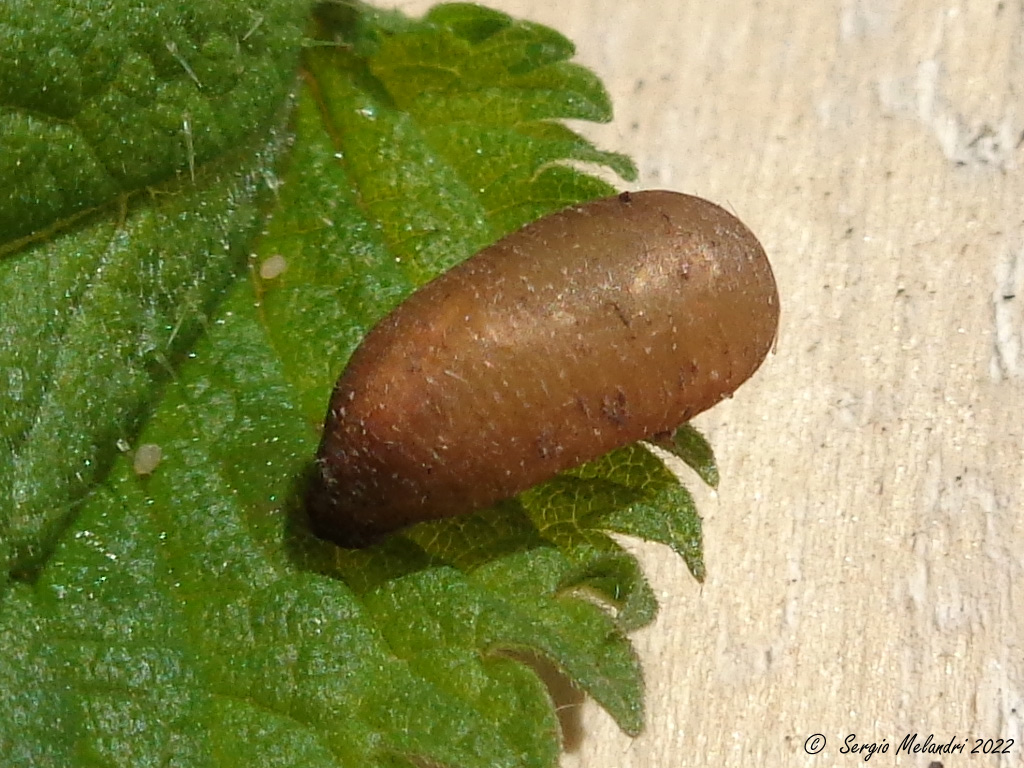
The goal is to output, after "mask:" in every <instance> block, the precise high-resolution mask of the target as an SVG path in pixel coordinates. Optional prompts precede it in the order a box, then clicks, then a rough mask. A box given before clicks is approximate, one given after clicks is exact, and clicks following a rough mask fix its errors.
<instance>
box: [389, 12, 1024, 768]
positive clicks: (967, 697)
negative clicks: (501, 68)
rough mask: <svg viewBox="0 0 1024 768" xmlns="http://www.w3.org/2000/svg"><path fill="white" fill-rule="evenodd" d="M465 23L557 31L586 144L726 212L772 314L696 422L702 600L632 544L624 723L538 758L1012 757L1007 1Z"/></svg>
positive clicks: (1019, 625)
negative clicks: (643, 613)
mask: <svg viewBox="0 0 1024 768" xmlns="http://www.w3.org/2000/svg"><path fill="white" fill-rule="evenodd" d="M390 4H391V5H394V6H397V7H400V8H402V9H404V10H406V11H408V12H411V13H419V12H421V11H423V10H424V9H426V8H427V7H429V5H430V3H427V2H418V1H417V2H401V3H399V2H392V3H390ZM488 4H489V5H490V6H491V7H496V8H499V9H502V10H505V11H507V12H508V13H511V14H513V15H515V16H518V17H523V18H529V19H532V20H535V21H538V22H541V23H544V24H548V25H550V26H553V27H555V28H557V29H559V30H560V31H561V32H563V33H564V34H566V35H567V36H568V37H569V38H571V39H572V40H574V41H575V42H576V44H577V47H578V51H579V52H578V61H580V62H581V63H583V64H584V65H586V66H588V67H590V68H592V69H593V70H594V71H596V72H597V73H598V75H599V76H600V77H601V78H602V80H603V81H604V82H605V84H606V85H607V86H608V88H609V90H610V92H611V95H612V99H613V102H614V104H615V107H616V119H615V121H614V122H613V123H612V124H611V125H608V126H601V127H597V128H595V127H593V126H584V127H583V130H584V131H585V133H586V134H587V135H588V136H590V137H591V138H593V139H594V140H596V141H597V142H598V144H599V145H601V146H603V147H605V148H609V149H616V150H621V151H624V152H628V153H629V154H631V155H632V156H633V157H634V158H635V159H636V160H637V162H638V165H639V168H640V176H641V178H640V181H639V182H638V183H637V184H636V185H634V188H645V187H647V188H651V187H665V188H670V189H675V190H679V191H685V192H690V193H694V194H698V195H701V196H703V197H707V198H709V199H711V200H714V201H717V202H719V203H721V204H723V205H725V206H726V207H728V208H729V209H731V210H733V211H734V212H736V213H737V214H738V215H739V216H740V218H742V219H743V221H745V222H746V223H747V224H748V225H749V226H750V227H751V229H753V230H754V232H756V233H757V234H758V236H759V238H760V239H761V241H762V243H763V244H764V246H765V249H766V250H767V251H768V254H769V256H770V257H771V259H772V262H773V264H774V267H775V272H776V277H777V279H778V282H779V289H780V293H781V297H782V307H783V322H782V328H781V333H780V336H779V341H778V352H777V354H776V355H775V356H774V357H772V358H771V359H770V360H769V361H768V362H767V363H766V365H765V366H764V367H763V368H762V369H761V371H760V372H759V373H758V375H757V376H755V378H754V380H753V381H751V382H750V383H749V384H748V385H746V386H745V387H744V388H743V389H742V390H741V391H740V393H739V394H738V395H737V397H736V398H735V399H734V400H732V401H730V402H727V403H724V404H723V405H721V406H719V407H718V408H716V409H714V410H713V411H712V412H710V413H707V414H705V415H703V416H702V417H700V418H699V419H698V425H699V426H700V427H702V428H703V429H704V430H706V431H707V432H708V433H709V435H710V437H711V439H712V443H713V444H714V446H715V449H716V451H717V454H718V458H719V461H720V463H721V470H722V483H721V488H720V490H719V492H718V493H717V494H711V493H707V492H701V491H700V489H699V488H697V485H698V483H697V482H696V481H695V480H694V481H691V482H690V485H691V486H692V487H694V488H695V489H696V490H697V491H698V502H699V504H700V507H701V509H702V511H703V513H704V515H705V522H706V528H705V536H706V547H707V549H706V553H707V561H708V568H709V577H708V579H707V582H706V583H705V584H704V585H703V587H701V586H699V585H697V584H696V583H695V582H694V581H693V580H692V579H691V578H690V577H689V576H688V574H687V573H686V571H685V569H684V568H683V566H682V565H681V564H680V563H679V562H678V561H677V560H675V559H674V557H673V556H671V555H670V553H669V552H667V551H666V550H664V549H663V548H660V547H654V546H644V547H639V548H638V550H639V551H640V552H641V554H642V557H643V561H644V565H645V568H646V569H647V571H648V573H649V574H650V576H651V579H652V581H653V584H654V587H655V590H656V591H657V593H658V594H659V595H660V597H661V599H662V601H663V608H662V612H661V614H660V616H659V618H658V620H657V622H656V623H655V624H654V625H653V626H651V627H650V628H648V629H646V630H644V631H643V632H641V633H639V634H638V635H637V637H636V643H637V647H638V650H639V653H640V656H641V658H642V660H643V664H644V667H645V670H646V675H647V683H648V689H649V691H648V699H647V708H648V725H647V729H646V731H645V733H644V734H643V735H642V736H641V737H640V738H638V739H635V740H632V739H629V738H627V737H625V736H623V735H622V734H621V733H619V732H618V731H617V730H616V728H615V725H614V724H613V723H612V722H611V721H610V719H609V718H608V717H607V715H605V714H604V713H603V712H602V711H601V710H600V709H598V708H597V707H596V706H594V705H593V704H592V703H588V704H586V705H585V706H584V707H583V713H582V724H583V730H584V733H583V736H582V739H581V740H580V742H579V744H578V745H577V747H576V750H575V751H574V752H572V753H569V754H568V755H566V757H565V758H564V759H563V765H564V766H565V768H576V767H577V766H580V767H585V768H627V767H632V766H637V767H639V766H644V767H647V766H673V768H688V767H691V766H726V767H733V766H735V767H736V768H740V767H742V768H750V767H752V766H758V767H760V766H768V767H770V768H774V767H776V766H815V768H826V766H853V765H858V764H860V763H861V760H862V757H863V756H862V755H853V754H842V753H840V751H839V749H840V747H841V746H842V743H843V740H844V739H845V738H846V737H847V736H848V735H849V734H851V733H855V734H856V738H857V741H858V742H882V741H883V740H884V741H886V742H887V743H888V744H889V745H890V749H889V752H888V754H886V755H883V756H876V757H875V758H874V760H872V761H871V763H870V764H871V765H877V764H879V762H881V763H882V764H885V765H893V764H894V763H895V765H898V766H914V767H915V768H916V767H918V766H920V768H927V766H928V765H929V763H930V761H931V760H932V759H934V758H933V757H929V756H926V755H920V754H919V755H912V756H903V757H900V758H899V759H897V760H895V761H894V760H893V754H894V752H895V749H896V746H897V745H898V744H899V742H900V741H901V739H902V738H903V736H904V735H905V734H907V733H914V732H917V733H919V734H921V736H922V738H923V737H924V736H925V735H926V734H929V733H932V734H934V735H935V737H936V740H938V741H949V740H950V739H951V738H955V739H956V740H957V742H958V743H962V742H963V740H964V739H965V738H968V737H970V738H1012V739H1015V740H1016V741H1015V743H1014V745H1013V746H1012V747H1011V748H1010V752H1011V754H1010V755H1008V756H1003V757H1000V758H998V759H994V758H992V757H987V758H986V757H984V756H981V755H974V756H970V755H961V756H955V755H954V756H952V757H950V756H946V757H943V758H942V759H943V761H944V763H945V766H946V768H951V766H967V765H972V766H982V765H984V766H998V767H1000V768H1001V767H1002V766H1017V765H1021V764H1022V762H1024V758H1022V755H1024V744H1022V742H1021V740H1022V737H1024V727H1022V717H1024V669H1022V658H1021V640H1022V637H1024V618H1022V617H1024V580H1022V578H1021V570H1022V568H1021V563H1022V557H1024V522H1022V518H1021V515H1020V504H1021V501H1022V500H1024V468H1022V448H1024V440H1022V438H1024V349H1022V338H1024V228H1022V219H1024V214H1022V206H1021V202H1020V201H1021V198H1022V192H1024V174H1022V170H1021V165H1022V162H1024V147H1022V146H1021V137H1022V131H1024V105H1022V102H1021V96H1020V90H1021V89H1022V88H1024V56H1022V54H1024V9H1022V5H1021V3H1020V2H1013V3H1011V2H989V1H984V2H983V1H981V0H978V1H976V2H973V1H968V0H950V2H944V3H939V2H937V0H904V1H903V2H895V1H894V0H845V1H839V0H833V1H831V2H830V1H828V0H823V1H822V2H808V1H807V0H766V1H764V2H758V3H751V2H740V1H738V0H718V2H702V1H701V0H663V1H656V0H648V1H646V2H640V0H633V1H632V2H631V1H630V0H559V1H558V2H554V1H553V0H488ZM814 733H821V734H823V735H824V736H825V737H826V738H827V745H826V746H825V748H824V750H823V751H822V752H821V753H820V754H819V755H817V756H815V757H811V756H808V755H807V754H805V752H804V742H805V739H807V737H808V736H810V735H811V734H814ZM971 744H973V742H971Z"/></svg>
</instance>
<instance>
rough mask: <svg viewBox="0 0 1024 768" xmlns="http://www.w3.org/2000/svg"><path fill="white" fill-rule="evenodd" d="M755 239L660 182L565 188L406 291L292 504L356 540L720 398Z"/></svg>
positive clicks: (733, 370)
mask: <svg viewBox="0 0 1024 768" xmlns="http://www.w3.org/2000/svg"><path fill="white" fill-rule="evenodd" d="M778 318H779V300H778V293H777V291H776V288H775V279H774V277H773V275H772V270H771V266H770V265H769V263H768V259H767V257H766V256H765V253H764V250H763V249H762V248H761V245H760V244H759V243H758V242H757V239H756V238H755V237H754V235H753V234H751V232H750V230H748V229H747V228H746V227H745V226H744V225H743V224H742V223H741V222H740V221H739V220H738V219H736V218H735V217H734V216H732V215H731V214H729V213H727V212H726V211H725V210H723V209H722V208H720V207H718V206H717V205H714V204H713V203H709V202H708V201H706V200H702V199H700V198H697V197H691V196H689V195H683V194H679V193H676V192H665V191H649V192H634V193H623V194H621V195H618V196H616V197H609V198H605V199H602V200H596V201H594V202H591V203H587V204H585V205H579V206H573V207H571V208H567V209H565V210H563V211H561V212H559V213H556V214H553V215H551V216H547V217H545V218H543V219H540V220H539V221H535V222H533V223H532V224H529V225H528V226H526V227H524V228H522V229H520V230H519V231H518V232H514V233H513V234H511V235H509V236H507V237H505V238H504V239H502V240H500V241H499V242H497V243H495V244H494V245H492V246H490V247H489V248H485V249H484V250H483V251H481V252H480V253H478V254H476V255H475V256H473V257H472V258H470V259H468V260H466V261H465V262H463V263H462V264H460V265H459V266H457V267H455V268H454V269H452V270H450V271H449V272H446V273H445V274H443V275H441V276H440V277H438V278H437V279H436V280H434V281H433V282H431V283H429V284H428V285H426V286H424V287H423V288H422V289H420V290H419V291H417V292H416V293H414V294H413V295H412V296H411V297H410V298H409V299H408V300H407V301H405V302H404V303H403V304H401V305H400V306H399V307H398V308H397V309H395V310H394V311H393V312H392V313H391V314H390V315H388V316H387V317H385V318H384V319H383V320H382V321H381V322H380V323H379V324H378V325H377V326H376V327H374V328H373V329H372V330H371V331H370V333H369V334H368V335H367V337H366V339H365V340H364V341H363V343H362V344H361V345H360V346H359V348H358V349H357V350H356V351H355V353H354V354H353V356H352V359H351V361H350V362H349V365H348V367H347V368H346V369H345V372H344V373H343V374H342V376H341V378H340V379H339V380H338V383H337V385H336V386H335V388H334V393H333V395H332V396H331V402H330V406H329V408H328V411H327V420H326V423H325V425H324V432H323V438H322V440H321V443H320V449H319V452H318V456H317V462H316V468H317V469H316V473H315V476H314V478H313V481H312V484H311V486H310V492H309V497H308V502H309V503H308V509H309V512H310V517H311V521H312V523H313V526H314V528H315V529H316V530H317V532H318V533H320V534H321V535H323V536H325V537H327V538H330V539H332V540H334V541H336V542H338V543H339V544H343V545H345V546H362V545H364V544H367V543H370V542H372V541H373V540H375V539H377V538H378V537H380V536H381V535H382V534H385V533H387V532H389V531H393V530H396V529H399V528H403V527H405V526H408V525H411V524H413V523H416V522H419V521H421V520H432V519H436V518H442V517H448V516H450V515H459V514H465V513H468V512H472V511H474V510H477V509H481V508H484V507H487V506H490V505H491V504H494V503H495V502H497V501H499V500H501V499H504V498H507V497H509V496H513V495H515V494H516V493H519V492H520V491H523V490H525V489H526V488H529V487H530V486H532V485H535V484H537V483H539V482H542V481H544V480H547V479H549V478H551V477H552V476H553V475H555V474H556V473H558V472H560V471H562V470H564V469H568V468H570V467H574V466H577V465H579V464H582V463H584V462H587V461H590V460H591V459H595V458H597V457H599V456H602V455H603V454H605V453H607V452H608V451H611V450H613V449H615V448H618V447H621V446H624V445H628V444H630V443H634V442H636V441H637V440H643V439H649V438H652V437H654V436H658V435H663V434H664V433H667V432H670V431H671V430H674V429H675V428H677V427H679V426H680V425H682V424H684V423H685V422H687V421H689V420H690V419H691V418H693V416H695V415H696V414H698V413H700V412H701V411H703V410H706V409H707V408H710V407H711V406H712V405H714V404H715V403H717V402H718V401H719V400H722V399H723V398H725V397H728V396H729V395H731V394H732V392H733V391H734V390H735V389H736V388H737V387H738V386H739V385H740V384H742V383H743V382H744V381H746V379H747V378H748V377H749V376H750V375H751V374H752V373H753V372H754V371H755V370H757V368H758V366H759V365H760V364H761V361H762V360H763V359H764V357H765V355H766V354H767V353H768V350H769V349H770V348H771V346H772V343H773V341H774V339H775V333H776V330H777V327H778Z"/></svg>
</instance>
